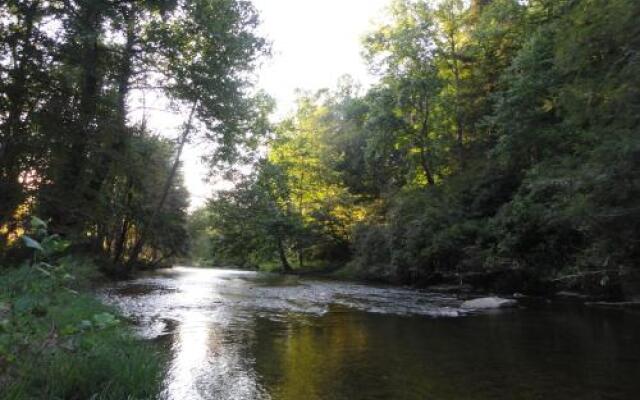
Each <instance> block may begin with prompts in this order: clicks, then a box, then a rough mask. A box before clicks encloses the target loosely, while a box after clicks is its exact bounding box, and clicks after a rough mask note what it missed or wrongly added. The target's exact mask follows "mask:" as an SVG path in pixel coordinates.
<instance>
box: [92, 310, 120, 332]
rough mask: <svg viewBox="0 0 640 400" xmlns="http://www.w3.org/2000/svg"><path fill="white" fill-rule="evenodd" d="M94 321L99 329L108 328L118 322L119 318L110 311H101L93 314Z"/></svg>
mask: <svg viewBox="0 0 640 400" xmlns="http://www.w3.org/2000/svg"><path fill="white" fill-rule="evenodd" d="M93 322H94V323H95V325H96V327H98V328H99V329H104V328H108V327H110V326H113V325H116V324H118V322H119V321H118V319H116V317H115V316H114V315H113V314H110V313H106V312H105V313H100V314H96V315H94V316H93Z"/></svg>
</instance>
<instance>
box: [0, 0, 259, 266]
mask: <svg viewBox="0 0 640 400" xmlns="http://www.w3.org/2000/svg"><path fill="white" fill-rule="evenodd" d="M258 22H259V20H258V17H257V13H256V11H255V9H254V8H253V6H252V5H251V3H250V2H248V1H243V0H189V1H166V0H150V1H142V2H140V1H98V0H90V1H80V2H78V1H54V2H43V1H38V0H28V1H23V0H9V1H5V2H2V3H1V4H0V143H1V145H0V255H4V253H6V252H8V251H9V252H10V251H11V250H12V249H11V248H12V247H15V244H16V237H18V236H20V234H21V232H22V230H23V229H24V225H26V223H25V221H24V219H23V217H24V215H25V214H27V213H38V214H40V215H47V216H48V217H49V218H50V222H49V225H50V229H51V231H52V232H54V233H56V234H59V235H60V237H62V238H64V239H70V240H73V241H74V243H76V244H77V247H84V248H85V249H91V250H92V251H94V252H99V253H102V254H103V255H104V256H105V257H104V258H105V259H110V261H111V263H112V264H113V265H115V266H116V268H115V270H116V271H115V272H120V273H126V272H128V271H130V270H131V269H132V268H133V267H134V266H135V265H137V264H141V263H144V264H147V265H158V264H162V263H167V262H170V260H171V259H172V258H173V257H175V256H178V255H181V254H184V253H186V251H187V236H186V232H185V229H186V207H187V206H188V204H187V200H186V198H187V193H186V190H185V188H184V186H183V183H182V177H181V171H180V168H181V163H180V158H181V153H182V149H183V146H184V145H185V143H186V142H188V141H190V140H193V139H195V138H197V139H199V140H205V141H208V142H209V143H211V144H215V146H211V147H215V149H216V152H215V153H212V154H210V155H208V157H207V158H208V160H209V161H210V163H211V165H212V166H216V165H217V166H220V165H228V164H229V163H230V162H231V161H233V160H236V159H238V158H241V155H246V154H249V153H251V152H252V151H255V150H256V148H257V146H258V143H259V141H260V134H261V133H262V132H263V131H264V129H265V128H266V122H265V121H266V113H267V112H268V110H269V107H270V104H271V103H270V100H269V99H268V98H267V97H266V96H264V95H262V94H258V95H256V96H250V95H249V92H250V89H251V83H252V79H251V72H252V70H253V68H254V67H255V66H256V65H257V63H258V61H259V59H260V57H261V56H263V55H264V54H266V53H268V46H267V44H266V42H265V40H264V39H263V38H261V37H260V36H259V35H257V34H256V32H255V31H256V27H257V24H258ZM148 91H154V92H156V93H158V94H159V95H162V96H164V97H166V98H168V99H170V100H171V102H172V107H173V108H174V109H176V110H180V111H182V110H186V111H185V114H186V115H189V117H188V119H187V120H186V121H185V124H184V127H183V130H182V132H181V134H180V135H179V138H178V140H177V141H173V140H167V139H162V138H159V137H157V136H155V135H154V134H153V133H151V132H149V131H148V129H147V128H146V126H145V122H144V121H143V122H142V123H141V124H139V125H136V124H134V123H132V122H131V120H130V112H131V103H132V99H134V98H136V97H137V98H140V97H142V96H144V95H145V93H146V92H148Z"/></svg>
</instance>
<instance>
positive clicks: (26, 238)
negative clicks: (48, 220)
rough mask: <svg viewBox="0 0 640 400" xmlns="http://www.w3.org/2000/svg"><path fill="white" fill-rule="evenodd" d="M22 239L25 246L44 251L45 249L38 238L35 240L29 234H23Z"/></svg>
mask: <svg viewBox="0 0 640 400" xmlns="http://www.w3.org/2000/svg"><path fill="white" fill-rule="evenodd" d="M22 241H23V242H24V245H25V246H27V247H29V248H31V249H34V250H37V251H42V252H43V251H44V249H43V248H42V246H41V245H40V243H39V242H38V241H37V240H34V239H32V238H30V237H29V236H27V235H24V236H22Z"/></svg>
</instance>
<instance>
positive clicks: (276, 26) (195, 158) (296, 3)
mask: <svg viewBox="0 0 640 400" xmlns="http://www.w3.org/2000/svg"><path fill="white" fill-rule="evenodd" d="M389 2H390V0H253V3H254V5H255V6H256V8H257V9H258V11H259V12H260V16H261V20H262V24H261V27H260V33H261V34H262V35H263V36H265V37H266V38H267V39H268V40H269V41H270V42H271V44H272V53H273V54H272V57H271V58H270V59H268V60H265V62H264V63H263V65H262V66H261V68H260V70H259V71H258V87H259V88H261V89H264V90H265V91H266V92H267V93H269V94H270V95H271V96H272V97H274V98H275V100H276V102H277V105H278V109H277V112H276V114H275V115H276V117H278V116H284V115H286V114H287V113H289V112H291V111H292V110H293V107H294V104H295V99H296V94H295V93H296V89H303V90H311V91H315V90H318V89H322V88H332V87H335V85H336V83H337V81H338V79H339V78H340V77H341V76H343V75H345V74H349V75H351V76H352V77H354V78H355V80H356V81H358V82H359V83H361V84H362V85H363V86H364V87H367V86H368V85H370V84H371V83H373V81H374V78H373V76H371V75H370V74H369V73H368V70H367V67H366V65H365V63H364V60H363V59H362V57H361V49H362V47H361V38H362V37H363V35H365V34H366V33H367V32H369V31H371V30H372V29H373V27H374V25H373V23H374V21H375V20H376V19H378V18H380V17H381V16H382V14H383V10H384V8H385V7H386V6H387V5H388V4H389ZM145 106H146V107H150V108H151V110H152V111H151V112H150V114H148V124H149V127H150V128H151V129H153V130H155V131H158V132H160V133H162V134H163V135H166V136H169V137H175V136H177V130H178V128H179V125H180V119H179V118H176V117H175V116H172V115H171V114H170V113H168V112H167V113H165V112H164V111H163V110H162V109H163V108H164V107H165V106H164V104H163V101H162V99H155V100H151V101H149V102H148V103H147V104H145ZM203 148H204V146H202V144H192V145H190V146H188V148H186V149H185V153H184V174H185V184H186V186H187V189H188V190H189V192H190V193H191V209H192V210H193V209H195V208H197V207H198V206H201V205H203V204H204V202H205V201H206V199H207V198H208V197H209V196H210V195H211V193H212V192H213V191H215V190H216V189H221V188H224V187H227V186H228V184H225V183H224V182H217V183H216V182H203V178H204V177H205V176H206V170H205V168H204V166H203V165H201V164H200V162H199V159H200V154H201V152H202V151H203Z"/></svg>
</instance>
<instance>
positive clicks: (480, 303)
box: [461, 297, 518, 310]
mask: <svg viewBox="0 0 640 400" xmlns="http://www.w3.org/2000/svg"><path fill="white" fill-rule="evenodd" d="M517 304H518V302H517V301H516V300H512V299H503V298H500V297H482V298H479V299H473V300H467V301H465V302H464V303H462V306H461V307H462V308H465V309H473V310H492V309H497V308H507V307H515V306H516V305H517Z"/></svg>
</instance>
